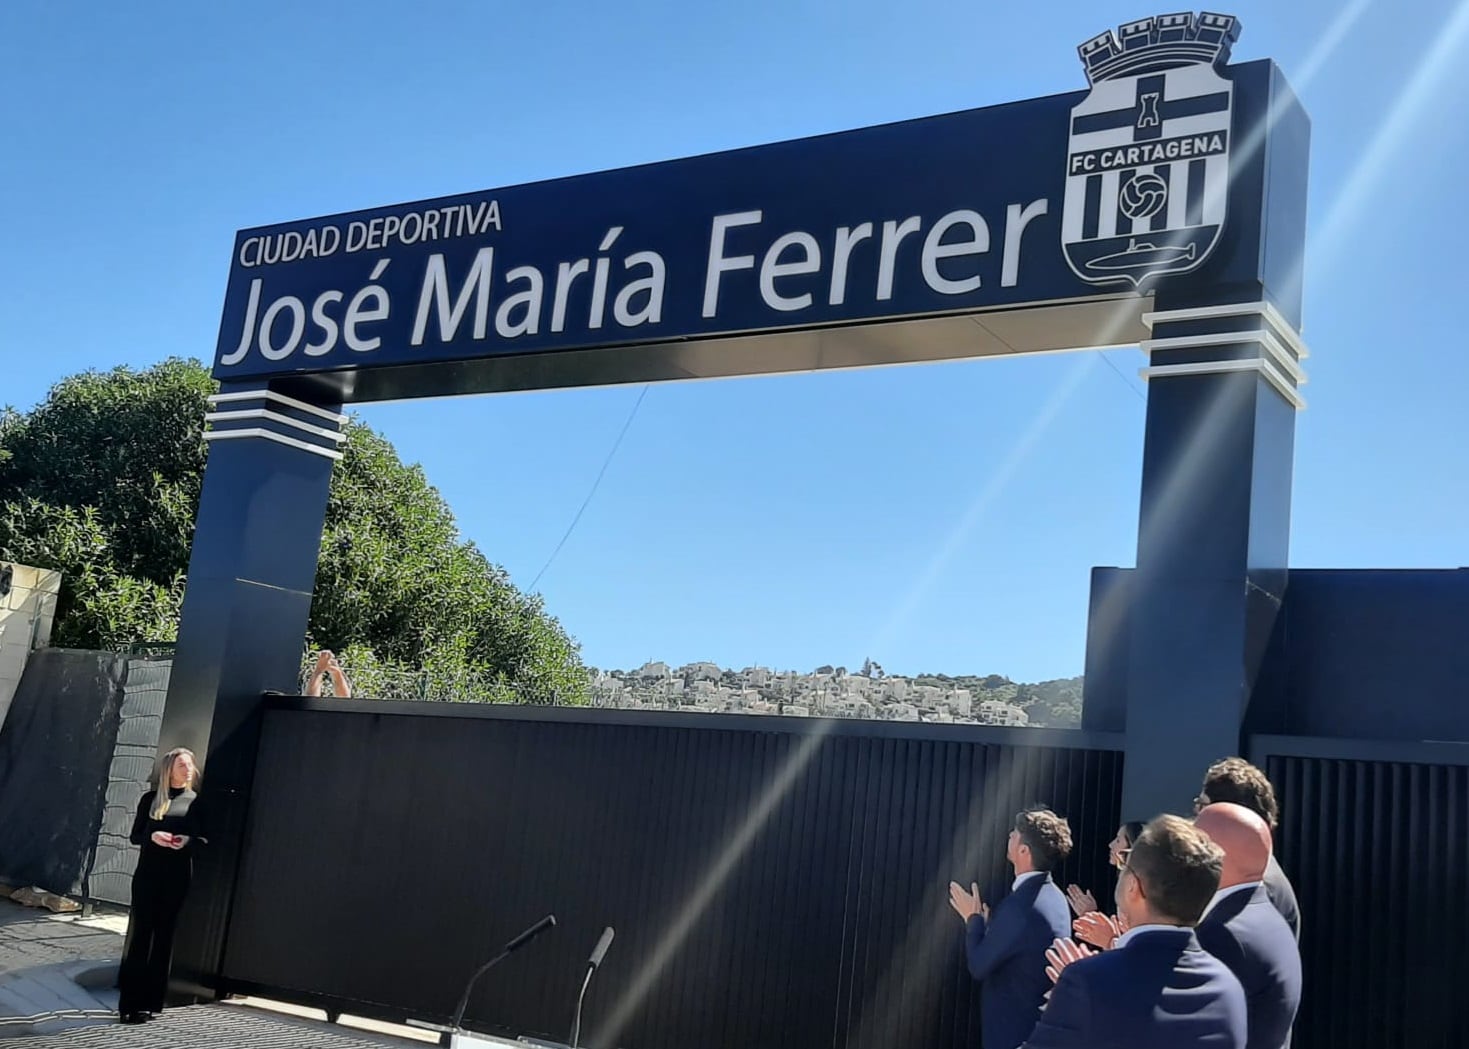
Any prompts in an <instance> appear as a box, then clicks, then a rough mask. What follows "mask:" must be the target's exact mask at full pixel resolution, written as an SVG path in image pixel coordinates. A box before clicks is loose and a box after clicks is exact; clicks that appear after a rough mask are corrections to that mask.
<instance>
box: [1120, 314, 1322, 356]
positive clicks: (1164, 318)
mask: <svg viewBox="0 0 1469 1049" xmlns="http://www.w3.org/2000/svg"><path fill="white" fill-rule="evenodd" d="M1248 316H1261V317H1264V318H1265V320H1266V321H1267V322H1268V323H1269V324H1270V326H1271V327H1272V328H1274V329H1275V330H1276V331H1277V332H1279V333H1280V335H1281V337H1282V338H1283V339H1285V344H1286V345H1287V346H1289V347H1290V348H1291V349H1292V350H1293V351H1294V352H1295V355H1296V359H1297V360H1302V361H1303V360H1305V359H1306V358H1307V357H1309V356H1311V351H1310V349H1308V348H1307V346H1306V343H1305V342H1304V341H1303V340H1302V339H1301V333H1300V332H1298V331H1296V329H1295V326H1294V325H1293V324H1291V322H1290V321H1288V320H1286V319H1285V318H1284V317H1283V316H1281V313H1280V311H1279V310H1277V309H1276V308H1275V306H1274V304H1273V303H1269V302H1236V303H1231V304H1229V305H1227V306H1198V307H1195V308H1193V309H1188V310H1164V311H1159V312H1156V313H1144V314H1143V323H1144V324H1145V325H1147V326H1148V327H1149V328H1151V327H1153V326H1154V325H1155V324H1171V323H1174V322H1177V321H1207V320H1213V319H1214V318H1215V317H1248Z"/></svg>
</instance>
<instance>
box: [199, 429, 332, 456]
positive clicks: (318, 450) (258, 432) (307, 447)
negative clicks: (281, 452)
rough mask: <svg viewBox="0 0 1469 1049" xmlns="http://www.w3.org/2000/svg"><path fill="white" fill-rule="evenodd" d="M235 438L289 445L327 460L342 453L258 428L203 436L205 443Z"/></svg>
mask: <svg viewBox="0 0 1469 1049" xmlns="http://www.w3.org/2000/svg"><path fill="white" fill-rule="evenodd" d="M236 437H264V438H265V439H266V440H267V441H275V442H276V443H277V444H284V445H289V446H290V447H292V448H299V449H300V450H301V451H303V452H311V453H312V454H313V455H322V456H325V457H326V458H328V459H332V460H336V459H340V458H341V457H342V453H341V452H339V451H336V450H335V449H332V448H323V447H322V446H321V445H319V444H307V443H306V442H305V441H298V440H296V438H294V437H287V436H286V435H285V434H283V433H276V432H275V431H274V430H266V429H261V428H259V427H257V428H254V429H249V430H211V431H209V432H208V433H206V434H205V435H204V439H205V440H206V441H229V440H233V439H234V438H236Z"/></svg>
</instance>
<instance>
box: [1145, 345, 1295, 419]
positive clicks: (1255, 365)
mask: <svg viewBox="0 0 1469 1049" xmlns="http://www.w3.org/2000/svg"><path fill="white" fill-rule="evenodd" d="M1230 372H1259V373H1260V374H1261V375H1263V376H1265V378H1266V379H1268V380H1269V381H1270V385H1271V386H1274V387H1275V390H1276V392H1277V393H1279V394H1280V395H1281V396H1282V397H1284V398H1285V399H1286V401H1288V402H1289V403H1290V404H1291V405H1292V406H1294V407H1295V408H1297V409H1301V408H1304V407H1306V399H1305V398H1304V397H1302V396H1301V395H1300V394H1299V393H1297V392H1296V390H1295V387H1293V386H1291V384H1290V382H1289V381H1288V380H1287V379H1286V377H1285V376H1284V375H1281V374H1280V372H1278V371H1276V370H1275V366H1274V365H1273V364H1271V363H1270V362H1269V361H1267V360H1265V359H1264V358H1261V357H1249V358H1246V359H1245V360H1240V361H1198V362H1196V363H1194V364H1160V365H1159V366H1158V367H1156V368H1153V367H1148V368H1143V369H1141V370H1139V371H1138V374H1139V375H1140V376H1142V378H1143V380H1144V381H1148V380H1151V379H1164V378H1168V377H1170V376H1179V375H1224V374H1228V373H1230Z"/></svg>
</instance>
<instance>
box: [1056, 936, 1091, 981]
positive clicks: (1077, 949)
mask: <svg viewBox="0 0 1469 1049" xmlns="http://www.w3.org/2000/svg"><path fill="white" fill-rule="evenodd" d="M1087 953H1088V952H1087V950H1086V948H1085V947H1082V946H1080V945H1079V944H1078V943H1077V942H1076V941H1075V940H1072V939H1065V940H1057V941H1056V942H1055V943H1053V944H1051V946H1050V947H1049V948H1047V950H1046V975H1047V976H1049V977H1050V978H1051V982H1052V983H1055V982H1056V981H1057V980H1059V979H1061V970H1062V969H1064V968H1066V966H1068V965H1070V964H1071V963H1072V962H1079V961H1081V959H1083V958H1085V957H1086V956H1087Z"/></svg>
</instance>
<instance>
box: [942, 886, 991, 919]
mask: <svg viewBox="0 0 1469 1049" xmlns="http://www.w3.org/2000/svg"><path fill="white" fill-rule="evenodd" d="M949 906H950V907H952V908H954V911H955V912H956V913H957V914H958V915H959V917H960V918H962V919H964V920H965V921H968V920H969V919H970V918H972V917H974V916H975V915H976V914H977V915H979V916H980V917H981V918H983V919H984V920H985V921H989V919H990V907H989V904H987V903H985V902H984V900H982V899H980V898H979V882H977V881H976V882H970V883H969V891H968V892H965V891H964V887H963V886H962V885H960V884H959V883H958V882H957V881H951V882H949Z"/></svg>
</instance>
